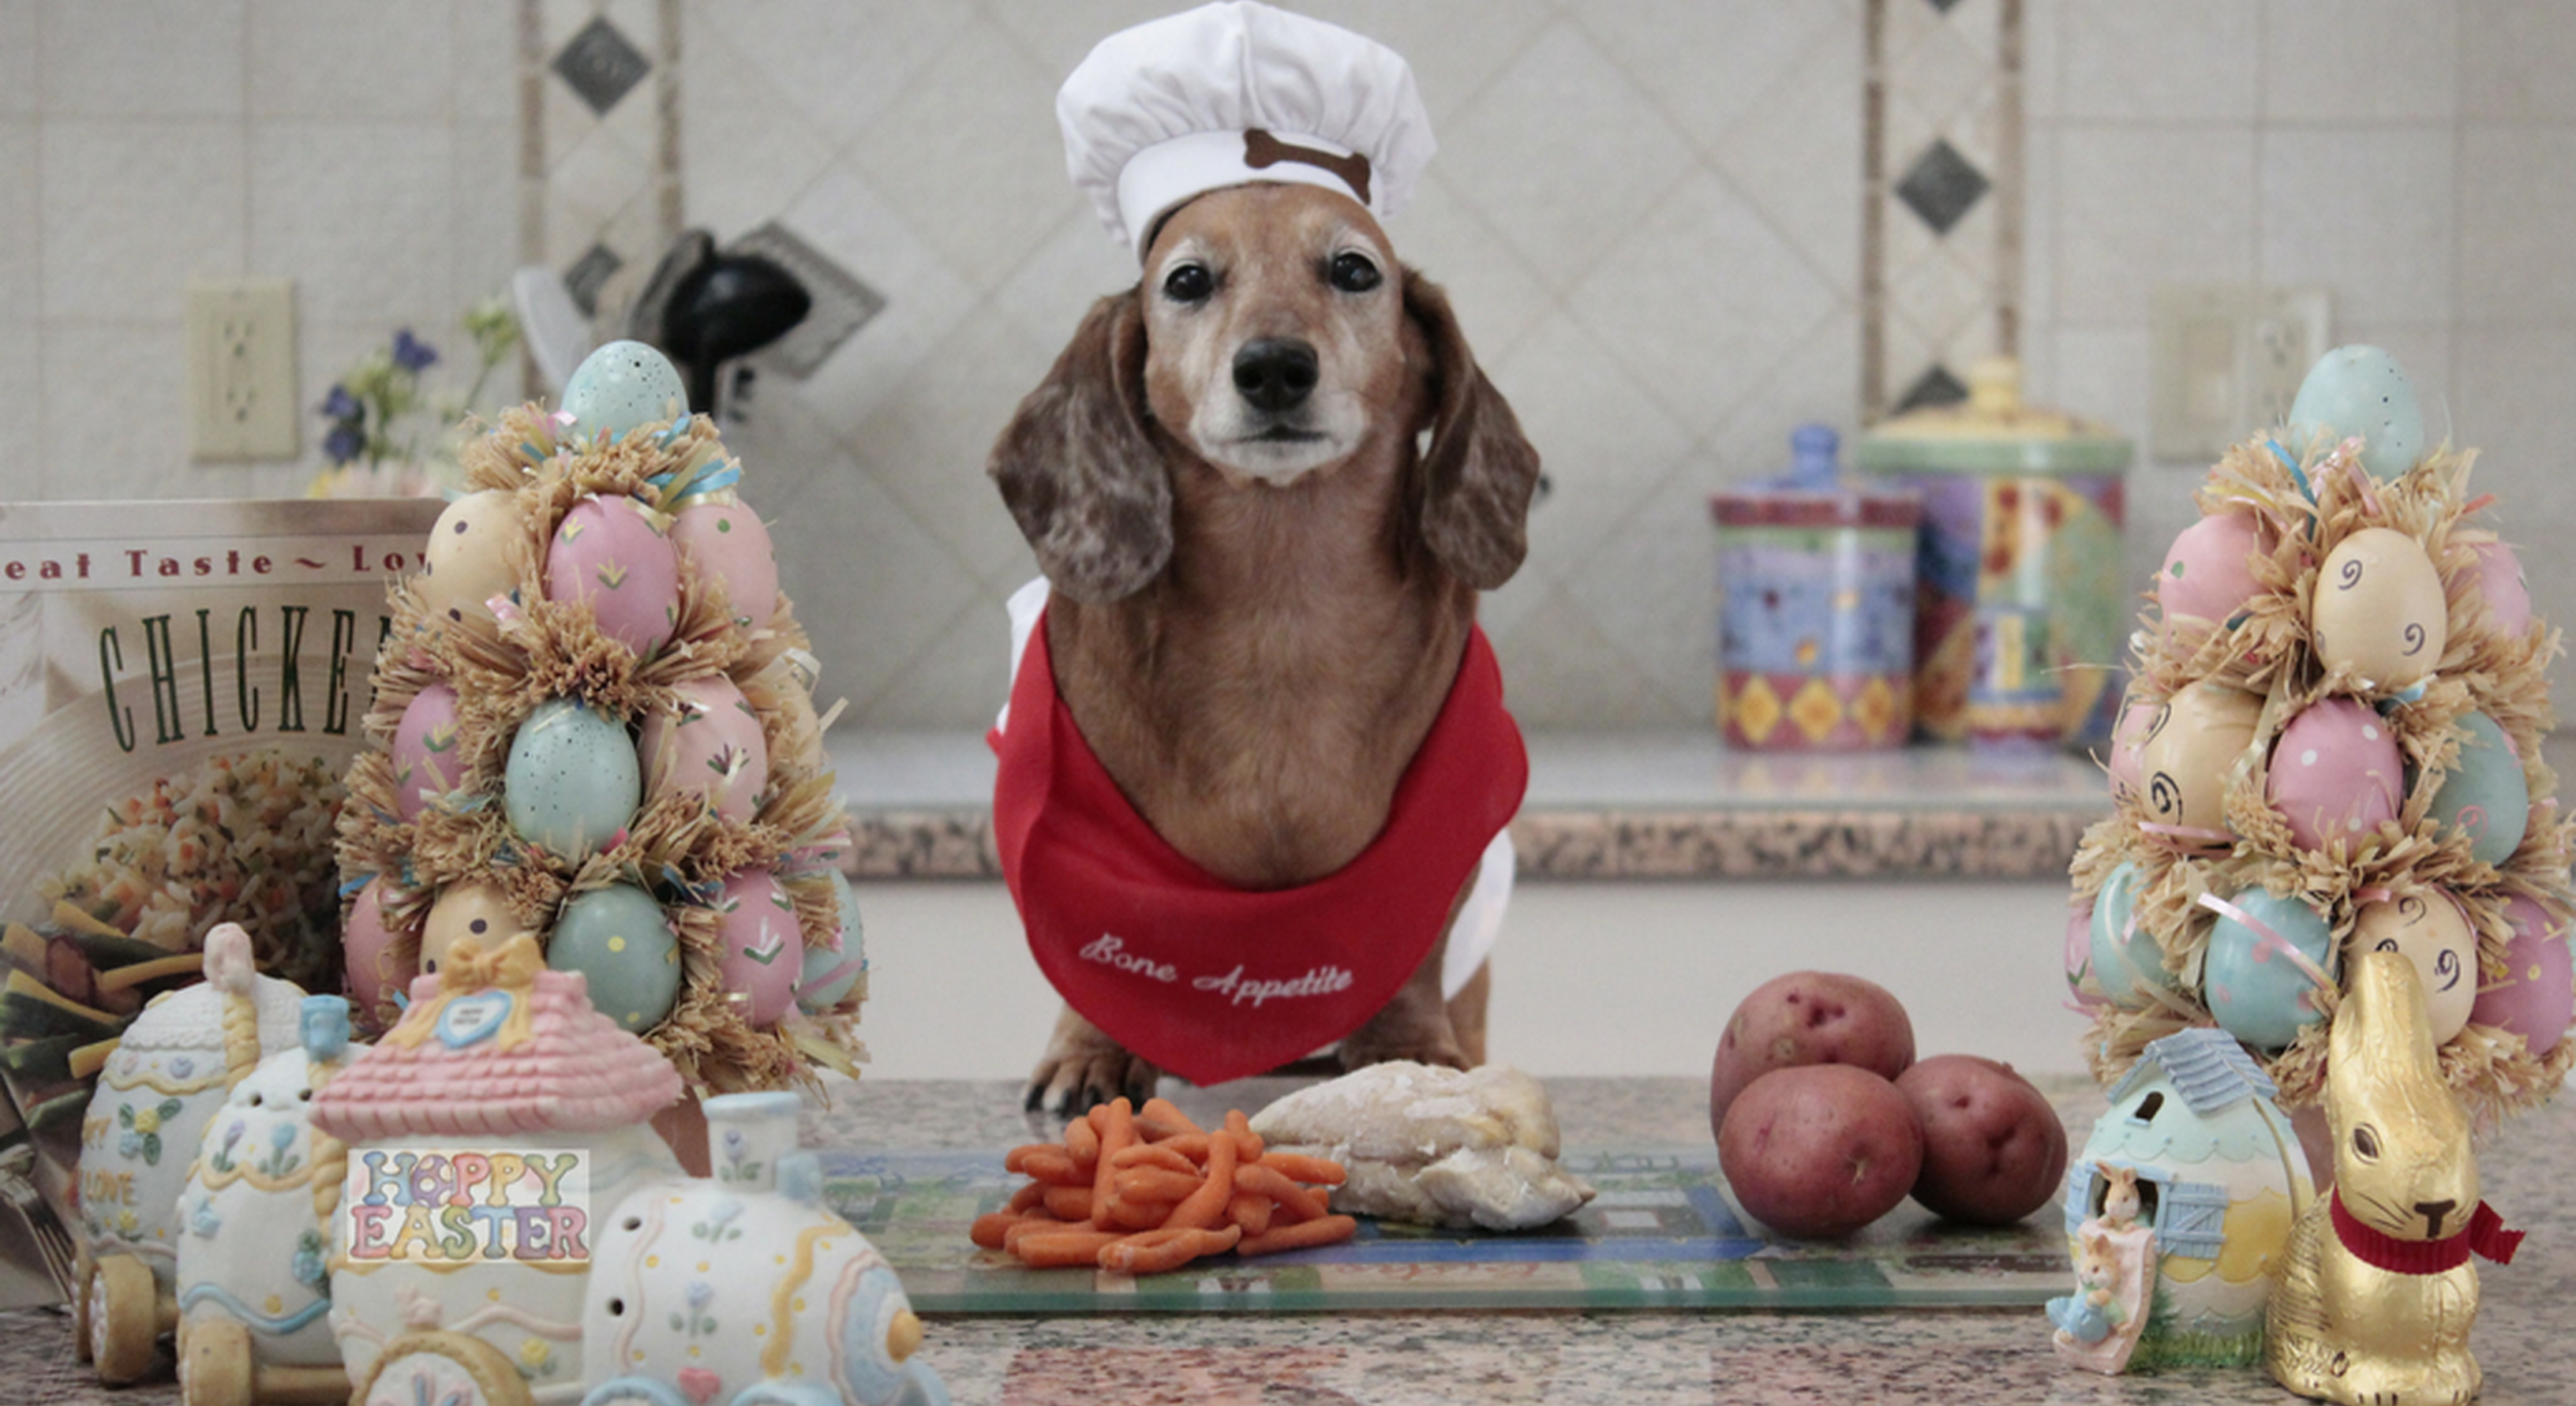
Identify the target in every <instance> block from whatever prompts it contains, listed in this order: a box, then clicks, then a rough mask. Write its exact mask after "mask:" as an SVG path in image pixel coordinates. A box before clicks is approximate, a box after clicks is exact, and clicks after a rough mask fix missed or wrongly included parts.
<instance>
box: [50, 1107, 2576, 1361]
mask: <svg viewBox="0 0 2576 1406" xmlns="http://www.w3.org/2000/svg"><path fill="white" fill-rule="evenodd" d="M1286 1087H1288V1085H1287V1084H1285V1083H1284V1082H1282V1081H1275V1080H1258V1081H1246V1082H1245V1083H1242V1084H1233V1085H1221V1086H1219V1087H1216V1088H1213V1089H1206V1090H1190V1089H1184V1090H1181V1091H1179V1094H1178V1101H1179V1102H1181V1103H1182V1104H1183V1106H1184V1107H1186V1108H1189V1109H1190V1111H1191V1112H1192V1113H1193V1114H1194V1115H1195V1116H1203V1117H1205V1116H1214V1115H1215V1114H1216V1113H1217V1112H1219V1111H1221V1110H1222V1109H1223V1108H1225V1107H1229V1106H1232V1107H1259V1106H1261V1104H1263V1103H1265V1102H1267V1101H1268V1100H1269V1099H1270V1098H1272V1097H1275V1096H1276V1095H1277V1094H1278V1093H1279V1092H1281V1091H1282V1090H1283V1089H1285V1088H1286ZM2048 1088H2049V1092H2050V1095H2051V1097H2052V1098H2053V1099H2054V1100H2055V1101H2056V1102H2057V1104H2058V1108H2059V1111H2060V1113H2061V1114H2062V1115H2063V1116H2064V1117H2065V1118H2066V1120H2067V1124H2068V1127H2069V1128H2070V1129H2071V1130H2072V1131H2073V1132H2074V1133H2075V1135H2076V1136H2077V1137H2078V1138H2079V1139H2080V1138H2081V1136H2082V1134H2083V1132H2084V1130H2085V1129H2087V1128H2089V1127H2090V1126H2091V1124H2092V1120H2093V1118H2094V1117H2095V1116H2096V1115H2097V1114H2098V1113H2099V1112H2100V1110H2101V1108H2102V1099H2101V1097H2100V1095H2099V1094H2098V1093H2097V1092H2096V1091H2095V1090H2094V1089H2093V1088H2092V1087H2091V1086H2090V1085H2089V1084H2085V1083H2082V1082H2081V1081H2075V1080H2063V1081H2058V1082H2054V1083H2052V1084H2050V1085H2049V1086H2048ZM1549 1090H1550V1092H1551V1094H1552V1096H1553V1098H1554V1100H1555V1104H1556V1109H1557V1113H1558V1117H1559V1120H1560V1121H1561V1123H1562V1124H1563V1126H1564V1132H1565V1140H1566V1142H1567V1143H1568V1144H1570V1145H1575V1146H1587V1145H1588V1146H1596V1147H1597V1146H1655V1145H1664V1146H1675V1145H1685V1144H1691V1143H1697V1142H1700V1141H1702V1140H1704V1139H1706V1138H1707V1137H1708V1121H1707V1097H1708V1095H1707V1089H1706V1086H1705V1085H1704V1084H1703V1083H1702V1082H1700V1081H1698V1080H1693V1079H1557V1080H1551V1081H1550V1082H1549ZM1016 1094H1017V1090H1016V1088H1015V1087H1014V1086H1012V1085H1009V1084H1006V1083H1001V1082H981V1083H967V1082H953V1081H875V1082H869V1083H866V1084H862V1085H859V1086H857V1087H850V1086H846V1085H844V1086H842V1087H841V1088H839V1089H838V1090H837V1091H836V1093H835V1097H834V1099H833V1106H832V1107H831V1108H830V1109H828V1110H824V1111H818V1112H816V1113H814V1114H812V1115H809V1117H808V1119H807V1124H806V1140H807V1141H808V1142H810V1143H816V1144H829V1145H834V1146H843V1147H870V1146H874V1147H894V1146H900V1147H964V1148H1000V1147H1005V1146H1008V1145H1010V1144H1013V1143H1017V1142H1022V1141H1026V1140H1029V1138H1030V1137H1031V1135H1032V1134H1031V1130H1030V1128H1029V1126H1028V1124H1027V1123H1026V1122H1025V1120H1024V1118H1023V1115H1021V1114H1020V1113H1019V1111H1018V1107H1017V1102H1016ZM2571 1160H2576V1108H2572V1107H2571V1105H2569V1104H2568V1103H2567V1102H2566V1101H2564V1100H2561V1101H2560V1102H2559V1103H2557V1104H2556V1105H2554V1106H2551V1107H2549V1108H2545V1109H2543V1110H2541V1111H2539V1112H2537V1113H2534V1114H2530V1115H2527V1116H2526V1117H2524V1118H2521V1119H2519V1120H2517V1121H2515V1122H2513V1123H2511V1124H2508V1125H2507V1126H2506V1128H2505V1129H2504V1131H2503V1132H2502V1134H2500V1135H2499V1137H2498V1138H2497V1139H2496V1140H2495V1141H2494V1142H2493V1143H2491V1144H2490V1145H2489V1146H2488V1147H2487V1148H2486V1149H2485V1150H2484V1152H2483V1154H2482V1157H2481V1170H2482V1172H2483V1173H2484V1178H2485V1182H2486V1192H2487V1196H2488V1199H2489V1200H2491V1201H2492V1202H2494V1203H2495V1204H2496V1206H2497V1208H2498V1209H2499V1210H2500V1211H2502V1212H2503V1214H2504V1215H2505V1217H2506V1219H2507V1221H2508V1222H2509V1223H2511V1224H2513V1225H2516V1226H2519V1227H2522V1228H2524V1229H2527V1230H2528V1231H2530V1232H2531V1235H2530V1239H2529V1240H2528V1241H2527V1242H2525V1244H2524V1245H2523V1248H2522V1253H2521V1254H2520V1255H2519V1256H2518V1257H2517V1259H2516V1260H2515V1262H2514V1263H2513V1264H2512V1265H2511V1266H2509V1267H2498V1266H2493V1265H2488V1266H2484V1267H2483V1268H2482V1270H2481V1275H2482V1283H2483V1288H2484V1307H2483V1309H2482V1311H2481V1313H2480V1316H2479V1319H2478V1323H2477V1328H2476V1335H2475V1339H2474V1342H2475V1345H2476V1350H2477V1354H2478V1360H2479V1362H2480V1363H2481V1364H2482V1365H2483V1367H2484V1368H2485V1371H2486V1389H2485V1392H2484V1394H2483V1395H2482V1396H2481V1397H2480V1398H2479V1399H2480V1400H2481V1401H2483V1402H2486V1403H2488V1404H2489V1406H2516V1403H2526V1402H2529V1403H2538V1402H2553V1403H2554V1402H2563V1401H2565V1400H2567V1399H2568V1394H2569V1384H2570V1383H2571V1382H2576V1338H2571V1337H2570V1336H2569V1335H2568V1334H2567V1332H2566V1331H2565V1327H2566V1320H2567V1308H2566V1305H2567V1304H2568V1303H2569V1302H2571V1301H2576V1202H2571V1198H2569V1197H2568V1196H2567V1195H2566V1194H2565V1177H2564V1174H2563V1172H2562V1171H2561V1169H2562V1168H2563V1167H2565V1166H2566V1165H2568V1164H2569V1163H2570V1161H2571ZM2041 1214H2049V1212H2045V1211H2043V1212H2042V1213H2041ZM928 1327H929V1332H928V1335H927V1339H926V1342H925V1345H924V1346H923V1349H922V1351H923V1352H924V1353H925V1354H926V1355H927V1357H928V1360H929V1361H930V1362H931V1363H933V1364H934V1365H935V1366H936V1367H937V1368H938V1369H939V1371H940V1373H941V1375H942V1376H943V1377H945V1378H946V1379H947V1381H948V1384H949V1387H950V1389H951V1391H952V1392H953V1393H954V1395H955V1398H956V1400H957V1401H958V1402H959V1403H961V1406H964V1404H965V1403H994V1402H1008V1403H1013V1406H1037V1404H1038V1403H1057V1402H1065V1403H1071V1402H1086V1403H1087V1402H1097V1401H1142V1400H1156V1401H1188V1402H1194V1403H1238V1402H1240V1403H1253V1402H1274V1401H1275V1402H1292V1401H1293V1402H1305V1403H1333V1402H1339V1403H1349V1404H1351V1406H1413V1404H1414V1403H1432V1402H1443V1403H1446V1402H1469V1401H1472V1402H1478V1403H1506V1402H1529V1403H1540V1402H1547V1403H1571V1404H1573V1406H1588V1404H1589V1403H1599V1404H1600V1406H1613V1404H1614V1403H1615V1406H1640V1404H1641V1403H1656V1402H1708V1401H1721V1402H1737V1401H1742V1402H1836V1403H1840V1402H1849V1401H1867V1402H1882V1403H1906V1402H1938V1403H1959V1402H2014V1403H2021V1402H2052V1403H2105V1404H2106V1406H2110V1404H2112V1403H2138V1404H2140V1406H2144V1403H2176V1404H2177V1406H2179V1404H2180V1403H2192V1406H2226V1403H2236V1402H2263V1403H2286V1402H2290V1401H2293V1400H2295V1399H2296V1398H2294V1397H2291V1396H2290V1395H2289V1394H2288V1393H2286V1392H2284V1391H2282V1390H2281V1389H2280V1388H2279V1387H2277V1386H2275V1385H2273V1384H2272V1382H2271V1379H2270V1378H2269V1377H2267V1376H2265V1375H2264V1374H2263V1373H2262V1371H2261V1370H2260V1369H2259V1368H2244V1369H2230V1370H2223V1371H2221V1370H2203V1371H2190V1372H2171V1373H2163V1374H2158V1375H2153V1376H2148V1375H2138V1376H2128V1377H2118V1378H2105V1377H2097V1376H2093V1375H2090V1374H2087V1373H2082V1372H2074V1371H2068V1370H2065V1369H2063V1368H2062V1367H2061V1366H2060V1365H2059V1364H2058V1362H2057V1360H2056V1357H2055V1355H2054V1354H2053V1353H2052V1352H2051V1351H2050V1350H2049V1347H2048V1334H2047V1329H2046V1326H2045V1324H2044V1323H2043V1321H2042V1320H2041V1319H2040V1317H2039V1314H2038V1312H2037V1311H2036V1310H2033V1309H2009V1310H2006V1309H1948V1310H1913V1311H1908V1312H1873V1313H1830V1314H1826V1313H1818V1314H1757V1313H1715V1312H1686V1313H1685V1312H1659V1311H1653V1310H1635V1311H1619V1312H1602V1313H1483V1312H1479V1313H1447V1314H1443V1313H1422V1312H1381V1313H1371V1314H1312V1315H1278V1316H1256V1315H1230V1316H1225V1317H1206V1316H1195V1315H1172V1316H1160V1315H1142V1314H1136V1315H1122V1316H1115V1317H1092V1318H1056V1317H1015V1318H959V1317H948V1316H942V1317H935V1318H933V1319H931V1320H930V1322H929V1325H928ZM0 1380H6V1381H7V1382H9V1383H10V1384H11V1388H12V1389H10V1390H8V1391H6V1392H5V1393H0V1395H6V1396H7V1398H8V1399H10V1400H12V1401H24V1402H37V1403H45V1402H95V1403H118V1406H162V1403H167V1402H175V1401H177V1400H178V1391H177V1389H176V1388H175V1387H174V1386H171V1385H169V1384H167V1383H163V1384H159V1385H150V1386H143V1387H135V1388H129V1389H126V1390H122V1391H108V1390H105V1389H103V1388H101V1387H99V1386H98V1385H97V1384H96V1383H95V1381H94V1379H92V1378H90V1377H89V1375H88V1372H87V1369H86V1368H85V1367H82V1366H80V1365H78V1364H76V1363H74V1362H73V1361H72V1352H71V1326H70V1319H69V1316H68V1315H67V1314H64V1313H62V1312H60V1311H56V1310H18V1311H15V1312H11V1313H6V1314H0ZM1143 1383H1153V1384H1155V1386H1154V1387H1153V1388H1152V1389H1151V1390H1150V1391H1147V1390H1144V1389H1142V1388H1141V1385H1140V1384H1143Z"/></svg>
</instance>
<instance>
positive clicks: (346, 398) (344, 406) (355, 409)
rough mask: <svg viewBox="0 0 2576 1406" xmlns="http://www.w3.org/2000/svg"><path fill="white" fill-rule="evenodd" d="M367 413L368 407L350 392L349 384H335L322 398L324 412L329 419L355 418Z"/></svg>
mask: <svg viewBox="0 0 2576 1406" xmlns="http://www.w3.org/2000/svg"><path fill="white" fill-rule="evenodd" d="M365 413H366V407H365V406H363V405H360V404H359V403H358V398H357V397H356V396H354V395H351V394H349V388H348V387H347V386H343V385H334V386H332V387H331V393H330V394H329V395H327V396H324V397H323V398H322V414H323V415H324V417H326V418H328V419H333V420H354V419H357V418H358V417H359V416H360V415H363V414H365Z"/></svg>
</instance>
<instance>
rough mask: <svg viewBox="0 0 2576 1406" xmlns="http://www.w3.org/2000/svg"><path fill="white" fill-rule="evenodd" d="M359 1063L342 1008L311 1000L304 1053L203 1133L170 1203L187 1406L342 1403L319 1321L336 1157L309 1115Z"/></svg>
mask: <svg viewBox="0 0 2576 1406" xmlns="http://www.w3.org/2000/svg"><path fill="white" fill-rule="evenodd" d="M355 1053H356V1050H355V1049H354V1048H353V1047H352V1046H351V1045H350V1043H349V1003H348V1001H347V1000H345V999H344V998H342V997H338V996H307V997H305V998H304V1006H303V1042H302V1044H301V1045H300V1046H298V1047H297V1048H295V1049H290V1050H285V1051H281V1052H280V1053H277V1054H273V1055H270V1056H269V1057H268V1058H266V1059H263V1060H261V1061H260V1062H259V1067H258V1068H257V1069H254V1070H252V1071H251V1074H250V1077H249V1078H246V1079H244V1080H242V1081H241V1082H240V1083H239V1084H236V1085H234V1086H233V1091H232V1095H231V1097H229V1098H228V1099H226V1100H225V1102H224V1105H223V1107H222V1108H221V1109H219V1110H218V1111H217V1112H216V1114H215V1117H214V1120H213V1121H212V1122H211V1123H209V1124H208V1125H207V1127H206V1135H205V1140H204V1142H203V1143H202V1144H200V1146H199V1147H198V1150H197V1155H196V1160H195V1162H194V1164H193V1165H192V1166H191V1167H190V1168H189V1173H188V1189H187V1191H186V1192H185V1193H184V1194H182V1195H181V1196H180V1198H179V1222H180V1233H179V1267H178V1291H179V1394H180V1399H181V1400H182V1401H184V1402H186V1403H187V1406H216V1404H217V1403H231V1402H252V1401H276V1400H289V1399H310V1398H313V1397H316V1396H329V1395H333V1394H335V1393H336V1394H337V1395H340V1396H345V1395H346V1394H347V1393H348V1390H349V1378H348V1374H347V1372H346V1371H345V1370H344V1369H343V1368H342V1367H341V1365H340V1347H339V1344H338V1343H336V1342H334V1341H333V1340H332V1337H331V1325H330V1323H329V1322H328V1321H326V1318H325V1315H326V1314H328V1313H329V1312H330V1308H331V1297H330V1284H331V1224H332V1213H333V1211H335V1210H336V1209H337V1208H338V1206H339V1201H340V1178H341V1172H342V1170H343V1150H342V1148H341V1146H340V1144H339V1143H338V1142H337V1141H336V1140H334V1139H332V1138H330V1137H327V1136H324V1135H322V1134H318V1133H316V1132H314V1131H313V1124H312V1118H311V1116H310V1115H311V1112H312V1107H313V1092H314V1090H315V1089H317V1088H320V1087H322V1086H324V1085H325V1084H327V1083H328V1082H329V1081H330V1080H331V1078H332V1076H334V1075H336V1074H338V1073H339V1072H340V1070H341V1069H342V1067H344V1066H345V1065H346V1064H347V1063H348V1061H349V1058H350V1057H351V1056H352V1055H353V1054H355Z"/></svg>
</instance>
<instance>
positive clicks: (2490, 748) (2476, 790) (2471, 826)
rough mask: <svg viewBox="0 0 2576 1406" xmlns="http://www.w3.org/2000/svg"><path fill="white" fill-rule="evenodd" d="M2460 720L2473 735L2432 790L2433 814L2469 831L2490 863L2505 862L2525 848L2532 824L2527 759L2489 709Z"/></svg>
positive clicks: (2447, 825)
mask: <svg viewBox="0 0 2576 1406" xmlns="http://www.w3.org/2000/svg"><path fill="white" fill-rule="evenodd" d="M2459 725H2460V727H2461V728H2462V729H2464V730H2465V731H2466V732H2467V733H2468V734H2469V736H2468V740H2467V741H2465V742H2462V743H2461V744H2460V759H2459V760H2458V761H2456V762H2454V763H2452V765H2451V769H2450V771H2449V773H2448V774H2446V775H2445V776H2443V778H2442V789H2440V790H2438V791H2435V792H2434V793H2433V804H2432V816H2433V818H2434V819H2435V820H2437V821H2439V822H2441V825H2442V829H2443V832H2444V833H2445V834H2446V835H2447V834H2448V833H2449V832H2450V831H2451V830H2453V829H2459V830H2465V831H2467V832H2468V836H2469V853H2471V854H2473V855H2476V856H2477V857H2478V858H2479V859H2480V860H2482V861H2484V862H2486V863H2488V864H2502V863H2503V862H2505V861H2506V860H2508V859H2510V858H2512V857H2513V852H2514V851H2515V850H2517V849H2520V848H2522V835H2523V831H2524V830H2526V829H2528V828H2529V827H2530V824H2531V785H2530V783H2529V781H2527V780H2526V779H2525V778H2524V776H2523V774H2522V758H2521V757H2520V756H2518V755H2516V754H2515V752H2514V750H2513V740H2512V739H2511V738H2508V737H2506V736H2505V735H2504V729H2503V728H2502V727H2500V726H2498V725H2497V723H2496V720H2495V719H2493V718H2491V717H2488V716H2487V715H2486V714H2484V713H2463V714H2461V715H2460V717H2459Z"/></svg>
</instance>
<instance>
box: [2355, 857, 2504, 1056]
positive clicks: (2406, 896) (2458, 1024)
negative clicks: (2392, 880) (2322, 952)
mask: <svg viewBox="0 0 2576 1406" xmlns="http://www.w3.org/2000/svg"><path fill="white" fill-rule="evenodd" d="M2346 942H2347V944H2348V945H2347V947H2346V949H2345V950H2346V951H2347V952H2355V953H2358V952H2370V951H2379V952H2396V953H2401V954H2403V955H2404V956H2405V958H2406V960H2408V961H2410V962H2412V963H2414V964H2415V975H2416V976H2417V977H2419V978H2421V979H2422V981H2423V983H2424V1012H2425V1015H2426V1016H2427V1017H2428V1018H2429V1019H2430V1021H2431V1022H2432V1028H2433V1043H2434V1044H2436V1045H2443V1044H2448V1043H2450V1039H2451V1037H2452V1036H2454V1035H2457V1034H2459V1033H2460V1031H2461V1030H2463V1029H2465V1028H2466V1027H2467V1026H2468V1023H2469V1011H2470V1009H2471V1008H2472V1007H2473V1006H2475V1005H2476V1004H2477V1000H2478V936H2477V931H2476V929H2474V928H2471V927H2470V926H2469V919H2468V915H2467V914H2465V913H2462V912H2461V911H2460V905H2459V901H2458V900H2457V899H2454V898H2452V897H2451V896H2450V895H2449V894H2447V893H2444V892H2443V891H2442V890H2440V889H2437V888H2419V889H2413V890H2409V891H2407V892H2404V893H2400V894H2399V895H2397V897H2395V898H2393V899H2386V900H2383V901H2381V902H2377V903H2365V904H2363V905H2362V906H2361V910H2360V911H2359V912H2358V913H2356V914H2354V915H2353V924H2352V936H2351V937H2350V938H2348V939H2346ZM2347 965H2348V964H2347Z"/></svg>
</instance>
